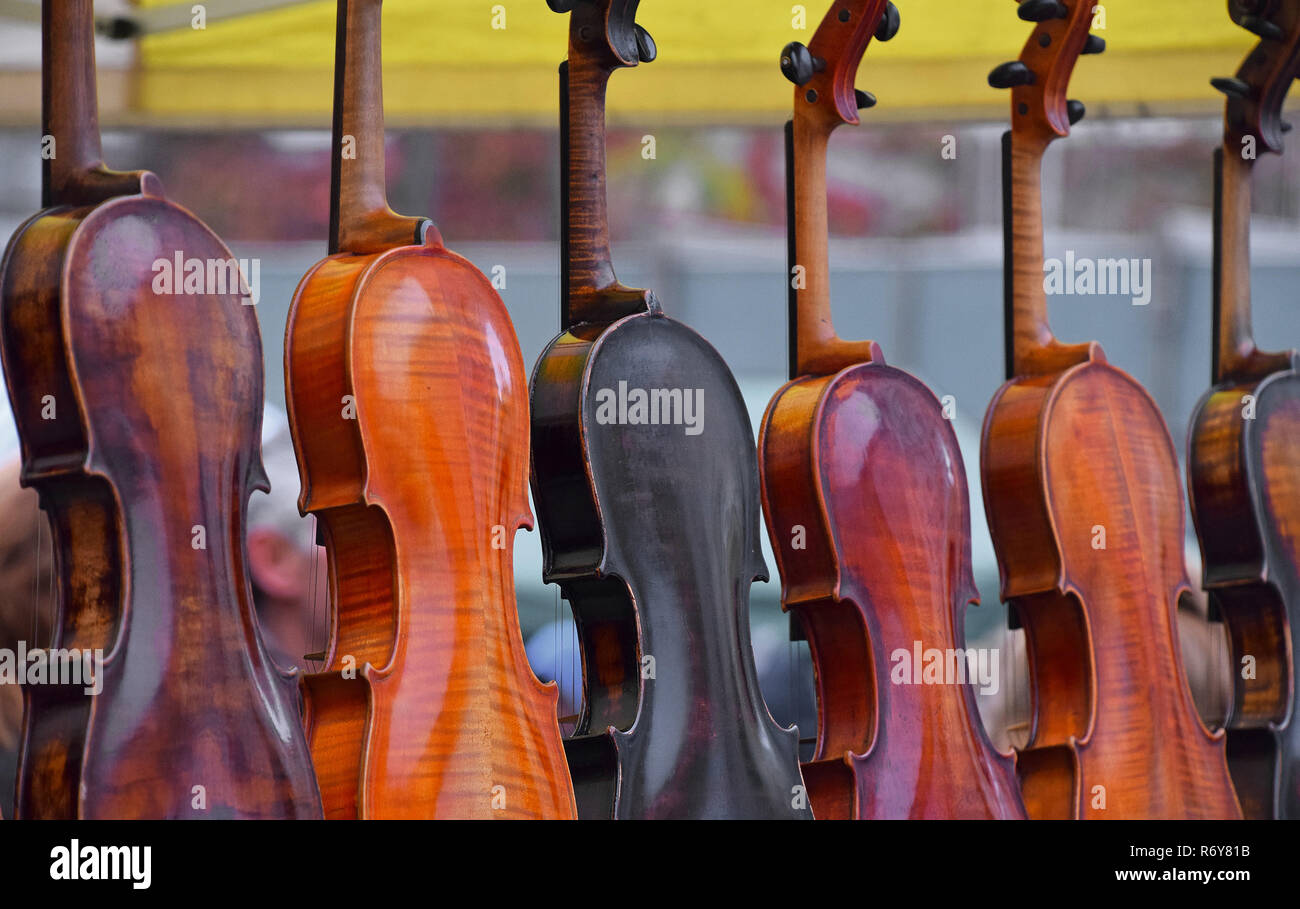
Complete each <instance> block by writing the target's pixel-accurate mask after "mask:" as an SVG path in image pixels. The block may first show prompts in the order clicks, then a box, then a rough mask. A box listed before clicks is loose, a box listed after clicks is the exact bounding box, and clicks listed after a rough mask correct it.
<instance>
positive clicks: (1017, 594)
mask: <svg viewBox="0 0 1300 909" xmlns="http://www.w3.org/2000/svg"><path fill="white" fill-rule="evenodd" d="M1067 8H1068V18H1067V19H1064V20H1059V19H1053V20H1048V21H1046V22H1042V23H1039V24H1038V25H1037V26H1036V27H1035V29H1034V33H1033V35H1032V36H1031V37H1030V39H1029V41H1028V42H1027V43H1026V45H1025V50H1024V53H1023V54H1022V55H1021V58H1020V59H1021V61H1022V62H1023V63H1024V64H1025V65H1026V66H1027V67H1028V68H1029V69H1030V70H1031V71H1032V72H1033V73H1034V75H1035V81H1034V82H1033V83H1031V84H1028V85H1021V86H1018V87H1016V88H1015V89H1013V91H1012V104H1011V111H1012V114H1011V116H1012V129H1011V132H1010V133H1009V134H1008V136H1007V139H1006V142H1005V145H1004V154H1005V164H1004V173H1005V174H1006V177H1007V179H1008V181H1009V185H1008V192H1009V203H1010V204H1009V205H1008V206H1007V212H1006V216H1007V217H1008V218H1009V219H1010V224H1009V225H1008V226H1007V227H1008V229H1007V232H1006V235H1007V238H1008V248H1007V255H1008V257H1009V267H1008V280H1009V282H1010V286H1009V293H1008V299H1007V304H1008V309H1009V315H1010V323H1009V329H1010V330H1009V332H1008V340H1009V344H1010V347H1011V357H1010V359H1009V364H1010V370H1009V371H1010V377H1009V381H1008V382H1007V383H1006V384H1005V385H1003V386H1002V388H1001V389H1000V390H999V391H998V393H997V394H996V395H995V397H994V399H993V402H992V403H991V404H990V405H989V409H988V413H987V414H986V416H985V421H984V433H983V439H982V442H981V464H980V466H981V475H982V480H983V486H984V503H985V509H986V511H987V513H988V519H989V526H990V530H991V532H992V536H993V542H994V548H995V550H996V551H997V556H998V566H999V569H1000V572H1001V579H1002V597H1003V599H1004V600H1007V601H1009V602H1010V603H1011V605H1012V607H1013V608H1014V610H1015V614H1016V615H1017V616H1019V618H1020V621H1021V624H1022V625H1023V627H1024V630H1025V639H1026V648H1027V653H1028V658H1029V666H1030V693H1031V699H1032V704H1031V706H1032V712H1031V731H1030V738H1029V741H1028V743H1027V744H1026V746H1025V747H1024V748H1022V749H1020V750H1019V753H1018V758H1019V761H1018V770H1019V774H1020V778H1021V783H1022V789H1023V793H1024V797H1025V804H1026V808H1027V809H1028V812H1029V815H1030V817H1033V818H1234V817H1240V814H1241V809H1240V806H1239V804H1238V802H1237V798H1236V795H1235V793H1234V791H1233V787H1232V783H1231V780H1230V778H1229V775H1228V770H1227V763H1226V759H1225V753H1224V747H1223V741H1222V734H1212V733H1211V732H1210V731H1209V730H1207V729H1206V728H1205V727H1204V726H1203V725H1202V723H1201V721H1200V718H1199V716H1198V714H1197V712H1196V709H1195V705H1194V704H1193V702H1192V699H1191V693H1190V691H1189V689H1188V687H1187V681H1186V678H1185V675H1184V671H1183V666H1182V654H1181V651H1180V649H1179V641H1178V634H1177V626H1176V620H1175V615H1176V609H1177V602H1178V598H1179V597H1180V596H1181V595H1182V594H1183V593H1184V592H1186V590H1187V587H1188V582H1187V579H1186V569H1185V567H1184V563H1183V555H1182V546H1183V506H1182V496H1181V487H1180V483H1179V476H1178V462H1177V459H1176V457H1175V455H1174V451H1173V445H1172V442H1171V440H1170V438H1169V432H1168V429H1167V428H1166V427H1165V424H1164V420H1163V419H1162V417H1161V416H1160V413H1159V411H1158V410H1157V408H1156V407H1155V404H1154V402H1152V400H1151V398H1150V396H1149V395H1148V394H1147V393H1146V392H1145V390H1143V389H1142V388H1141V386H1139V385H1138V384H1137V383H1136V382H1134V381H1133V379H1131V378H1130V377H1129V376H1127V375H1126V374H1124V373H1123V372H1121V371H1120V370H1118V369H1116V368H1115V367H1113V366H1111V365H1110V364H1109V363H1107V362H1106V359H1105V356H1104V354H1103V353H1102V351H1101V348H1100V347H1099V346H1098V345H1097V344H1096V343H1087V344H1082V345H1074V346H1067V345H1063V344H1060V343H1059V342H1058V341H1056V339H1055V338H1054V336H1053V335H1052V333H1051V329H1050V327H1049V325H1048V321H1047V301H1046V296H1045V294H1044V291H1043V280H1042V274H1043V258H1042V257H1043V243H1042V214H1041V180H1042V175H1041V160H1042V156H1043V153H1044V151H1045V150H1046V148H1047V146H1048V144H1049V143H1050V142H1051V141H1052V140H1053V139H1055V138H1057V137H1060V136H1064V135H1067V134H1068V132H1069V118H1068V116H1067V112H1066V99H1065V91H1066V87H1067V84H1068V80H1069V75H1070V73H1071V71H1072V70H1073V67H1074V64H1075V61H1076V60H1077V58H1078V56H1079V53H1080V51H1081V49H1082V47H1083V44H1084V42H1085V40H1086V39H1087V35H1088V29H1089V25H1090V23H1091V18H1092V17H1091V9H1090V8H1089V6H1088V5H1087V4H1083V3H1079V2H1077V0H1074V2H1071V3H1068V4H1067ZM1101 534H1104V541H1103V538H1102V536H1101ZM1103 806H1104V807H1103Z"/></svg>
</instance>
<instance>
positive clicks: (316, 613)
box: [304, 514, 325, 669]
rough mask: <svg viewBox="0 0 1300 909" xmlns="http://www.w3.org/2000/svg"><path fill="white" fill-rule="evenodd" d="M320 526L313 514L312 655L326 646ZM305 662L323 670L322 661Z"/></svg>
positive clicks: (310, 543) (310, 580)
mask: <svg viewBox="0 0 1300 909" xmlns="http://www.w3.org/2000/svg"><path fill="white" fill-rule="evenodd" d="M319 524H320V519H319V518H317V517H316V515H314V514H313V515H312V516H311V539H310V540H309V541H308V545H310V546H311V559H310V560H309V565H310V567H309V569H308V570H309V571H311V577H310V578H309V579H308V581H307V585H308V590H309V591H310V593H309V597H310V601H311V629H310V642H311V649H310V650H309V651H308V652H309V653H312V654H316V653H320V652H321V651H322V650H324V649H325V644H324V642H323V641H321V639H320V637H321V635H320V546H318V545H316V541H317V540H318V539H320V537H319V536H318V534H319V533H320V529H319ZM304 662H311V663H312V664H314V665H315V666H316V668H317V669H320V668H321V665H320V663H321V661H320V660H317V659H312V660H310V661H304Z"/></svg>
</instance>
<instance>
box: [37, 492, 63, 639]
mask: <svg viewBox="0 0 1300 909" xmlns="http://www.w3.org/2000/svg"><path fill="white" fill-rule="evenodd" d="M36 517H37V526H38V527H39V528H40V532H41V533H42V534H43V535H47V536H49V538H50V545H49V547H48V549H49V551H50V556H49V558H50V570H49V571H48V572H46V574H48V575H49V577H50V592H49V604H50V607H49V616H50V633H49V641H50V643H49V646H50V647H53V646H54V636H55V633H56V632H57V630H58V626H57V621H58V617H59V601H58V595H57V593H56V590H55V586H54V581H55V578H54V529H53V528H52V527H50V524H49V522H48V521H46V520H45V514H44V513H43V512H39V511H38V512H37V514H36ZM46 532H48V533H46Z"/></svg>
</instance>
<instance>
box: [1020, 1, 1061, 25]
mask: <svg viewBox="0 0 1300 909" xmlns="http://www.w3.org/2000/svg"><path fill="white" fill-rule="evenodd" d="M1016 12H1017V14H1018V15H1019V16H1020V18H1021V19H1024V20H1025V21H1026V22H1046V21H1047V20H1048V19H1064V18H1065V17H1066V16H1068V15H1070V11H1069V10H1068V9H1066V8H1065V4H1064V3H1062V2H1061V0H1025V2H1024V3H1022V4H1020V9H1018V10H1017V11H1016Z"/></svg>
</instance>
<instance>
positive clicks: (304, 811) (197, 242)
mask: <svg viewBox="0 0 1300 909" xmlns="http://www.w3.org/2000/svg"><path fill="white" fill-rule="evenodd" d="M151 180H152V178H151ZM152 183H153V184H156V180H153V181H152ZM146 185H149V184H148V183H146ZM178 257H179V258H180V259H181V260H184V261H186V262H191V261H194V260H198V261H199V262H201V263H205V264H206V263H231V262H233V261H234V260H233V257H232V256H231V253H230V251H229V250H228V249H226V248H225V246H224V245H223V244H222V243H221V242H220V241H219V240H218V239H217V238H216V237H215V236H214V235H213V234H212V233H211V231H209V230H208V229H207V228H206V227H205V226H204V225H203V224H202V223H201V222H199V221H198V220H197V219H195V218H194V217H193V216H192V215H190V214H189V213H188V212H186V211H184V210H183V209H181V208H179V207H178V206H176V205H174V204H172V203H170V202H167V201H166V200H165V199H163V198H161V197H160V196H156V195H153V194H152V193H151V192H146V193H143V194H140V195H133V196H124V197H120V198H116V199H112V200H111V201H108V202H105V203H103V204H100V205H99V206H97V207H94V208H82V209H68V208H56V209H51V210H47V211H45V212H43V213H42V214H41V215H39V216H37V217H36V218H35V219H33V220H32V221H29V222H28V223H27V224H26V225H25V226H24V227H23V228H22V229H21V230H20V231H19V233H18V234H17V236H16V237H15V238H14V240H13V241H12V242H11V244H10V248H9V251H8V252H7V253H6V257H5V262H4V267H3V274H2V275H0V287H2V288H3V289H2V291H0V307H2V308H3V339H4V360H5V371H6V378H7V380H8V385H9V393H10V400H11V402H12V404H13V407H14V414H15V418H16V420H17V423H18V428H19V435H20V437H21V439H22V446H23V475H22V476H23V482H24V483H26V484H29V485H33V486H35V487H36V488H37V490H38V491H39V492H40V495H41V500H42V505H43V507H44V508H45V509H46V512H47V514H48V515H49V517H50V521H51V525H52V526H53V528H54V534H55V560H56V575H57V577H58V578H59V585H58V587H59V593H60V600H59V621H58V623H57V627H56V637H55V641H54V646H56V647H92V648H93V647H103V648H105V649H106V651H107V653H106V657H105V661H104V665H103V670H102V674H101V677H100V678H99V679H97V680H96V683H97V684H102V691H100V692H99V693H98V694H97V695H95V696H93V697H87V696H85V694H83V692H82V690H81V688H80V686H76V687H71V688H70V687H68V686H34V687H33V688H29V689H27V691H26V692H25V693H26V696H27V701H26V704H27V710H26V715H25V721H24V732H23V739H22V745H21V748H22V756H21V764H20V774H19V790H18V813H19V815H20V816H23V817H87V818H176V817H209V818H210V817H243V818H271V817H318V816H319V815H320V803H319V796H318V794H317V788H316V782H315V779H314V777H313V774H312V768H311V761H310V756H309V754H308V751H307V748H306V743H305V740H304V738H303V736H302V733H301V729H300V726H299V721H298V716H297V707H298V703H297V698H296V694H295V688H296V682H295V681H294V679H293V677H292V675H291V674H287V673H284V672H282V671H281V670H279V669H278V668H277V667H276V666H275V665H274V664H273V663H272V661H271V660H270V658H269V657H268V655H267V652H266V648H265V646H264V644H263V642H262V637H261V631H260V629H259V627H258V624H257V621H256V618H255V616H254V614H253V610H252V594H251V589H250V587H249V583H248V580H247V575H246V573H245V565H244V558H245V554H244V532H245V525H244V521H245V505H246V501H247V496H248V494H249V493H250V491H251V490H253V489H266V488H267V485H266V480H265V477H264V475H263V470H262V465H261V455H260V436H259V432H260V426H261V404H262V371H261V370H262V365H261V340H260V336H259V333H258V327H257V318H256V315H255V314H254V310H253V308H252V307H251V306H248V305H245V304H244V302H243V298H242V297H241V295H240V294H239V285H238V282H237V278H236V280H235V281H234V286H232V287H230V288H229V289H228V292H199V291H194V292H191V291H186V290H184V287H185V286H186V285H185V284H184V283H183V282H181V281H180V275H177V276H176V277H177V283H176V285H175V287H174V288H173V289H172V291H171V292H167V290H165V289H164V290H162V291H160V290H159V286H160V285H158V283H157V281H156V279H157V277H158V274H159V273H158V270H157V269H156V268H155V267H154V264H155V263H156V262H158V261H166V262H168V263H171V262H173V261H176V260H177V258H178ZM228 274H234V275H235V276H237V274H238V273H237V272H233V273H228ZM207 289H208V290H211V287H208V288H207ZM47 395H52V396H53V397H52V404H53V407H54V408H55V409H54V411H52V412H53V413H55V416H54V417H53V418H48V417H47V416H45V415H43V409H44V410H45V413H46V414H48V413H50V412H51V411H49V410H48V407H49V406H50V405H51V400H50V399H48V398H47Z"/></svg>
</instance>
